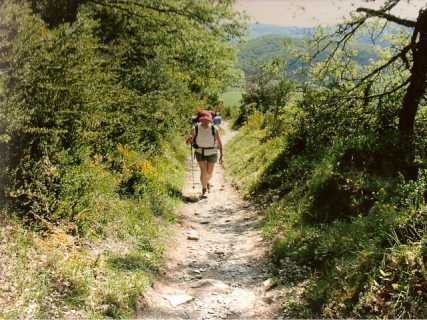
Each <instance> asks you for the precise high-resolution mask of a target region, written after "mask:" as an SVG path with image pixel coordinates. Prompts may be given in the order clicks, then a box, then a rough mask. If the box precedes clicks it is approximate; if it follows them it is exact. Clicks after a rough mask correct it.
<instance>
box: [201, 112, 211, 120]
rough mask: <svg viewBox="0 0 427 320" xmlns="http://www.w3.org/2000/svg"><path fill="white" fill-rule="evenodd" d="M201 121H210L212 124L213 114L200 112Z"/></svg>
mask: <svg viewBox="0 0 427 320" xmlns="http://www.w3.org/2000/svg"><path fill="white" fill-rule="evenodd" d="M199 120H208V121H210V122H212V113H210V112H209V111H200V112H199Z"/></svg>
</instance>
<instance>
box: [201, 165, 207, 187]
mask: <svg viewBox="0 0 427 320" xmlns="http://www.w3.org/2000/svg"><path fill="white" fill-rule="evenodd" d="M207 164H208V162H207V161H199V167H200V183H201V184H202V188H203V190H206V189H207V187H208V173H207Z"/></svg>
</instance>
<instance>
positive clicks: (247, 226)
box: [138, 126, 278, 319]
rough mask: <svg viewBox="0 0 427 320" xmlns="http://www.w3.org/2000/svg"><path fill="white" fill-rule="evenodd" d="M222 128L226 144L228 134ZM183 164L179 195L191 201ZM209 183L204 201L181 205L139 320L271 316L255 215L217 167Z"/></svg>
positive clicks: (272, 292) (267, 275)
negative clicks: (161, 272)
mask: <svg viewBox="0 0 427 320" xmlns="http://www.w3.org/2000/svg"><path fill="white" fill-rule="evenodd" d="M224 127H225V129H226V130H225V134H223V141H224V143H226V142H227V141H228V140H229V139H230V138H231V136H232V135H233V132H231V131H230V130H229V129H228V128H227V127H226V126H224ZM188 162H189V163H188V173H187V180H186V185H185V187H184V190H183V194H184V196H187V197H191V196H194V195H196V194H198V192H199V191H200V184H199V183H197V184H196V188H195V189H193V188H192V177H191V162H190V161H188ZM196 166H197V165H196V163H194V169H195V172H194V173H195V180H196V181H198V180H199V179H198V177H199V170H198V168H196ZM212 184H213V190H212V191H211V193H210V194H209V195H208V199H203V200H199V201H197V202H193V203H191V202H188V203H186V204H185V205H184V206H183V207H182V209H181V211H180V215H179V222H180V223H179V224H178V226H177V228H176V230H175V235H174V236H173V241H172V242H171V244H170V245H169V247H168V252H167V260H168V263H167V266H166V270H165V273H164V276H163V278H162V279H160V280H159V281H158V282H157V283H155V285H154V287H153V288H152V289H150V290H148V292H147V294H146V297H145V306H144V307H143V309H142V310H141V311H140V312H139V314H138V316H139V318H142V319H272V318H275V313H276V311H277V309H278V303H277V299H276V297H275V290H274V289H272V290H270V281H269V280H268V279H269V278H271V274H270V273H269V266H268V261H267V259H266V248H268V245H267V244H266V243H265V242H264V241H263V239H262V236H261V234H260V230H259V227H260V222H261V221H260V220H261V217H260V216H259V215H258V214H257V212H256V210H254V209H253V208H252V207H251V206H250V204H248V203H246V202H244V201H242V200H241V199H240V198H239V195H238V194H237V192H236V191H235V190H234V189H233V188H232V187H231V185H230V184H229V183H228V182H227V181H225V179H224V171H223V169H222V168H221V167H219V166H217V168H216V169H215V172H214V176H213V178H212ZM191 239H193V240H191Z"/></svg>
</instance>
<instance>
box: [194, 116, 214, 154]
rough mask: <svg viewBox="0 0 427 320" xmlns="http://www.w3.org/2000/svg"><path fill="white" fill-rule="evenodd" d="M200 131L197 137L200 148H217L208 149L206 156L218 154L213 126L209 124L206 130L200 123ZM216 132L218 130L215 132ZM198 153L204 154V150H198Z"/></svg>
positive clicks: (198, 125)
mask: <svg viewBox="0 0 427 320" xmlns="http://www.w3.org/2000/svg"><path fill="white" fill-rule="evenodd" d="M197 127H198V129H197V130H198V131H197V137H196V144H197V145H198V146H199V147H200V148H215V149H207V150H204V152H205V153H204V154H205V155H207V156H208V155H213V154H216V153H217V149H216V144H215V137H214V135H213V134H212V124H209V127H207V128H205V127H203V126H202V125H201V124H200V123H199V124H197ZM215 132H216V130H215ZM197 151H198V152H200V153H201V152H202V150H200V149H199V150H197Z"/></svg>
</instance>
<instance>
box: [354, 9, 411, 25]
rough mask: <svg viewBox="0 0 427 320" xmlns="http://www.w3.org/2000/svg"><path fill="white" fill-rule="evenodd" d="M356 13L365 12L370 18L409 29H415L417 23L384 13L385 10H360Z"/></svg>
mask: <svg viewBox="0 0 427 320" xmlns="http://www.w3.org/2000/svg"><path fill="white" fill-rule="evenodd" d="M356 11H357V12H363V13H365V14H366V15H367V16H369V17H378V18H383V19H386V20H387V21H391V22H394V23H397V24H400V25H401V26H405V27H408V28H415V25H416V22H415V21H412V20H407V19H402V18H399V17H396V16H394V15H392V14H389V13H386V12H384V11H383V10H374V9H369V8H358V9H357V10H356Z"/></svg>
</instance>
